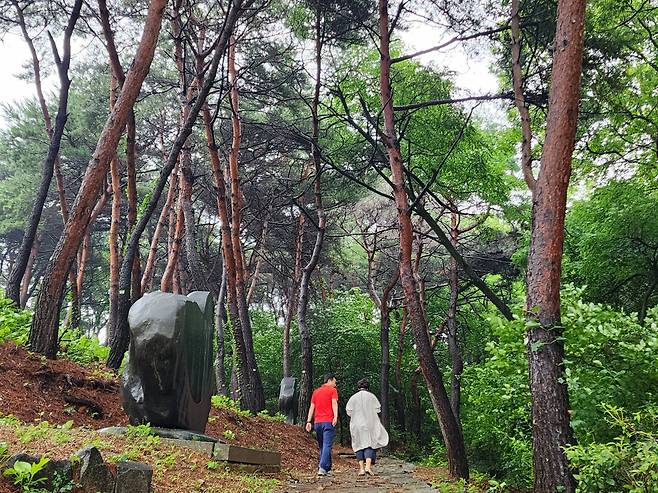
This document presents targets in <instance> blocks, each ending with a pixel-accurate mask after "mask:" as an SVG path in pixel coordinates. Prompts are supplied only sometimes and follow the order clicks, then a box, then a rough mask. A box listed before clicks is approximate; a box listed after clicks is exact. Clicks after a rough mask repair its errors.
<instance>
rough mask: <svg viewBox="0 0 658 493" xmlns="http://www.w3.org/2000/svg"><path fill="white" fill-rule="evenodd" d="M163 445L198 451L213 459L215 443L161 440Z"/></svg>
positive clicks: (171, 439)
mask: <svg viewBox="0 0 658 493" xmlns="http://www.w3.org/2000/svg"><path fill="white" fill-rule="evenodd" d="M160 442H161V443H166V444H167V445H173V446H174V447H180V448H186V449H190V450H196V451H197V452H201V453H202V454H207V455H209V456H211V457H212V455H213V446H214V445H215V444H214V443H213V442H200V441H198V440H176V439H174V438H160Z"/></svg>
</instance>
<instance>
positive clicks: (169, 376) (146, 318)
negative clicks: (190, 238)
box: [122, 291, 214, 433]
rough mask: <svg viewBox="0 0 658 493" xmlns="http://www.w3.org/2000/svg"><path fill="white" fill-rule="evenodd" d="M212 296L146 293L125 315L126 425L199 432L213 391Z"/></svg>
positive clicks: (124, 387)
mask: <svg viewBox="0 0 658 493" xmlns="http://www.w3.org/2000/svg"><path fill="white" fill-rule="evenodd" d="M213 322H214V305H213V301H212V296H211V295H210V293H208V292H206V291H195V292H193V293H190V294H189V295H188V296H183V295H176V294H171V293H161V292H159V291H158V292H155V293H149V294H146V295H144V296H143V297H142V298H140V299H139V300H138V301H137V302H136V303H135V304H134V305H133V306H132V307H131V308H130V312H129V314H128V323H129V324H130V347H129V349H128V360H127V362H126V367H125V371H124V374H123V386H122V397H123V408H124V410H125V411H126V413H127V414H128V418H129V420H130V423H131V424H142V423H146V422H148V423H151V425H153V426H159V427H164V428H182V429H186V430H192V431H197V432H200V433H203V432H204V431H205V429H206V423H207V421H208V414H209V413H210V397H211V395H212V392H213V389H214V372H213V335H214V329H213Z"/></svg>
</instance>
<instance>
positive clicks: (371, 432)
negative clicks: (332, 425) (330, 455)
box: [345, 390, 388, 452]
mask: <svg viewBox="0 0 658 493" xmlns="http://www.w3.org/2000/svg"><path fill="white" fill-rule="evenodd" d="M381 410H382V406H381V404H379V401H378V400H377V397H375V395H374V394H371V393H370V392H368V391H367V390H359V391H358V392H357V393H356V394H354V395H353V396H352V397H350V400H349V401H347V406H346V407H345V411H346V412H347V415H348V416H349V417H350V434H351V435H352V449H353V450H354V451H355V452H357V451H359V450H362V449H365V448H368V447H370V448H373V449H378V448H382V447H386V445H388V433H387V432H386V429H385V428H384V426H383V425H382V423H381V421H380V420H379V416H378V415H377V414H378V413H379V412H381Z"/></svg>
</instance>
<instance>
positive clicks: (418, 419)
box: [409, 371, 423, 438]
mask: <svg viewBox="0 0 658 493" xmlns="http://www.w3.org/2000/svg"><path fill="white" fill-rule="evenodd" d="M419 375H420V372H418V371H415V372H413V373H412V375H411V384H410V390H411V409H410V411H411V412H410V413H409V415H410V416H409V431H410V432H411V434H412V435H414V436H416V437H417V438H420V430H421V427H422V425H423V408H422V407H421V405H420V393H419V392H418V376H419Z"/></svg>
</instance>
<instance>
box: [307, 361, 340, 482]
mask: <svg viewBox="0 0 658 493" xmlns="http://www.w3.org/2000/svg"><path fill="white" fill-rule="evenodd" d="M314 418H315V419H314ZM337 422H338V391H337V390H336V377H335V376H334V374H333V373H327V374H326V375H325V376H324V385H322V386H320V387H318V388H317V389H315V391H313V395H312V396H311V406H310V407H309V408H308V419H307V420H306V431H307V432H309V433H310V431H311V425H313V428H314V429H315V437H316V438H317V440H318V447H319V449H320V463H319V466H318V476H326V475H327V474H328V473H329V471H331V447H332V446H333V444H334V437H335V436H336V423H337Z"/></svg>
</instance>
